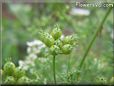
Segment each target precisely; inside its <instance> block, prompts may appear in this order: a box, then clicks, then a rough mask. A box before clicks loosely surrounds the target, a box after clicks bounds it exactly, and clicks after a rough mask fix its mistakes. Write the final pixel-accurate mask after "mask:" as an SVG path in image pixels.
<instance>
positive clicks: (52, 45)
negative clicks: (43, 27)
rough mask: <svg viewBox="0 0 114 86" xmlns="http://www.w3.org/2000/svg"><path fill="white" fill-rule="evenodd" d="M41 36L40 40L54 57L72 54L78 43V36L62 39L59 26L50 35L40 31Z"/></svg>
mask: <svg viewBox="0 0 114 86" xmlns="http://www.w3.org/2000/svg"><path fill="white" fill-rule="evenodd" d="M39 34H40V37H39V38H40V40H41V41H42V42H43V43H44V44H45V45H46V46H47V47H48V48H49V51H50V52H51V54H53V55H57V54H70V53H71V51H72V49H73V46H74V45H76V43H77V36H76V35H70V36H66V37H64V38H63V39H61V37H62V31H61V29H60V27H59V26H58V25H56V26H55V27H54V29H53V30H52V31H51V32H50V33H47V32H43V31H40V32H39Z"/></svg>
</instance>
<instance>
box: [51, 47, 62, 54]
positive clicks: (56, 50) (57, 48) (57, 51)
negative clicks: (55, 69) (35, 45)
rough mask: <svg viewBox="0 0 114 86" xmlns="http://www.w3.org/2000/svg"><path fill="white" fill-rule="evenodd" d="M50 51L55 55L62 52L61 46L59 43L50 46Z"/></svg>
mask: <svg viewBox="0 0 114 86" xmlns="http://www.w3.org/2000/svg"><path fill="white" fill-rule="evenodd" d="M50 52H51V54H53V55H57V54H59V53H60V48H59V47H58V46H57V45H53V46H51V47H50Z"/></svg>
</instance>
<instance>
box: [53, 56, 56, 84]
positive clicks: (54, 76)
mask: <svg viewBox="0 0 114 86" xmlns="http://www.w3.org/2000/svg"><path fill="white" fill-rule="evenodd" d="M53 78H54V83H55V84H56V75H55V55H53Z"/></svg>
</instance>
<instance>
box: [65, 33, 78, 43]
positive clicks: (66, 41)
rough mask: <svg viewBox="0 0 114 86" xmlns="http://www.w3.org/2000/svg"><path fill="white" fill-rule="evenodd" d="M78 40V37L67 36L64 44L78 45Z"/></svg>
mask: <svg viewBox="0 0 114 86" xmlns="http://www.w3.org/2000/svg"><path fill="white" fill-rule="evenodd" d="M76 40H77V36H76V35H70V36H66V37H65V38H64V39H63V44H71V45H74V44H75V43H76Z"/></svg>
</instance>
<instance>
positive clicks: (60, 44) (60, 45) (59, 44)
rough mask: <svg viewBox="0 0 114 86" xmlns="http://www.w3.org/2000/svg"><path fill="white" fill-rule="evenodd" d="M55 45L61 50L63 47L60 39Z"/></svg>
mask: <svg viewBox="0 0 114 86" xmlns="http://www.w3.org/2000/svg"><path fill="white" fill-rule="evenodd" d="M54 44H55V45H57V46H58V47H59V48H62V46H63V43H62V41H61V40H60V39H57V40H56V41H55V43H54Z"/></svg>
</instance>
